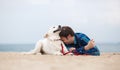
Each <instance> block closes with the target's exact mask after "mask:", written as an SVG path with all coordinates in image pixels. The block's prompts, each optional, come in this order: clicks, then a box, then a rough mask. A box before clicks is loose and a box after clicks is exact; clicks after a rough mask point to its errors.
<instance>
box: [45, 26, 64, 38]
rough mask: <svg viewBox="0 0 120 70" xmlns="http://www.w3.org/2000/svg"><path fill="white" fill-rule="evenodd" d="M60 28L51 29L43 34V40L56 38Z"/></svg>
mask: <svg viewBox="0 0 120 70" xmlns="http://www.w3.org/2000/svg"><path fill="white" fill-rule="evenodd" d="M61 28H62V27H61V25H58V26H53V27H51V28H50V29H49V31H48V32H47V33H46V34H45V36H44V38H53V39H54V38H58V37H59V33H60V31H61Z"/></svg>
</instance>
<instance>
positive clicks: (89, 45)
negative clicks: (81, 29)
mask: <svg viewBox="0 0 120 70" xmlns="http://www.w3.org/2000/svg"><path fill="white" fill-rule="evenodd" d="M94 46H95V42H94V40H93V39H92V40H90V41H89V42H88V44H87V45H86V46H85V48H84V49H85V50H89V49H91V48H93V47H94Z"/></svg>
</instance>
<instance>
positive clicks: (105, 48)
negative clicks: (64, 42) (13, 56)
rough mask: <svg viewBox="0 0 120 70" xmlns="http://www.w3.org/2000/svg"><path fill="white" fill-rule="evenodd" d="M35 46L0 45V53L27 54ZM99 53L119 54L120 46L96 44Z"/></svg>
mask: <svg viewBox="0 0 120 70" xmlns="http://www.w3.org/2000/svg"><path fill="white" fill-rule="evenodd" d="M34 46H35V44H0V52H28V51H30V50H32V49H34ZM97 47H98V48H99V50H100V52H120V44H111V43H110V44H98V45H97Z"/></svg>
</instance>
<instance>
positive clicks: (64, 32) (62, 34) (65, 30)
mask: <svg viewBox="0 0 120 70" xmlns="http://www.w3.org/2000/svg"><path fill="white" fill-rule="evenodd" d="M68 35H71V36H74V31H73V30H72V28H71V27H69V26H63V27H62V29H61V32H60V33H59V36H60V37H66V38H67V36H68Z"/></svg>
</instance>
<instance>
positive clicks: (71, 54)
mask: <svg viewBox="0 0 120 70" xmlns="http://www.w3.org/2000/svg"><path fill="white" fill-rule="evenodd" d="M66 55H68V56H73V55H74V54H73V53H68V54H66Z"/></svg>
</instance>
